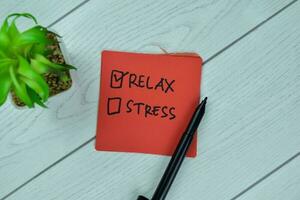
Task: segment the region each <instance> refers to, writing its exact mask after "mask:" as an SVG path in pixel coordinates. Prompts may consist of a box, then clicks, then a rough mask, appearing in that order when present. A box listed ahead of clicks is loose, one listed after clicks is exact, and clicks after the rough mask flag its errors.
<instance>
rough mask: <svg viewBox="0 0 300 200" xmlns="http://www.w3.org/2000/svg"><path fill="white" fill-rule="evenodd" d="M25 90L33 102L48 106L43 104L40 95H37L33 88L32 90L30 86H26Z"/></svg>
mask: <svg viewBox="0 0 300 200" xmlns="http://www.w3.org/2000/svg"><path fill="white" fill-rule="evenodd" d="M27 90H28V94H29V96H30V97H31V99H32V101H33V102H34V103H37V104H38V105H40V106H41V107H43V108H48V107H47V106H46V105H45V104H44V102H43V101H42V100H41V97H39V95H38V94H37V93H35V91H34V90H32V89H31V88H29V87H28V88H27Z"/></svg>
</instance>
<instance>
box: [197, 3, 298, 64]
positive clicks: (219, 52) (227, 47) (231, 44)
mask: <svg viewBox="0 0 300 200" xmlns="http://www.w3.org/2000/svg"><path fill="white" fill-rule="evenodd" d="M297 1H298V0H293V1H291V2H290V3H288V4H287V5H285V6H284V7H282V8H281V9H280V10H278V11H277V12H275V13H274V14H273V15H271V16H270V17H268V18H266V19H265V20H263V21H262V22H260V23H259V24H257V25H256V26H254V27H253V28H252V29H250V30H249V31H248V32H246V33H245V34H244V35H242V36H240V37H238V38H237V39H236V40H234V41H233V42H231V43H230V44H228V45H227V46H225V47H224V48H223V49H221V50H220V51H218V52H217V53H215V54H213V55H212V56H211V57H209V58H208V59H207V60H205V61H204V62H203V65H204V64H206V63H208V62H209V61H211V60H213V59H214V58H215V57H217V56H218V55H220V54H221V53H223V52H224V51H226V50H227V49H229V48H230V47H232V46H233V45H235V44H236V43H238V42H239V41H240V40H242V39H244V38H245V37H246V36H248V35H249V34H251V33H252V32H254V31H256V30H257V29H258V28H260V27H261V26H262V25H264V24H265V23H267V22H268V21H270V20H271V19H272V18H273V17H275V16H276V15H278V14H280V13H281V12H282V11H284V10H285V9H287V8H288V7H290V6H291V5H293V4H294V3H296V2H297Z"/></svg>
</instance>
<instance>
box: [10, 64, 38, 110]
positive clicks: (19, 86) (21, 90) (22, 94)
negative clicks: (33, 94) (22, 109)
mask: <svg viewBox="0 0 300 200" xmlns="http://www.w3.org/2000/svg"><path fill="white" fill-rule="evenodd" d="M9 75H10V78H11V81H12V84H13V90H14V91H15V93H16V95H17V96H18V97H19V98H20V99H21V100H22V101H23V102H24V103H25V104H26V105H27V106H28V107H29V108H32V107H33V106H34V105H33V102H32V100H31V99H30V97H29V96H28V93H27V88H26V85H25V83H23V82H21V81H20V80H19V78H18V77H17V75H16V71H15V69H14V67H10V68H9Z"/></svg>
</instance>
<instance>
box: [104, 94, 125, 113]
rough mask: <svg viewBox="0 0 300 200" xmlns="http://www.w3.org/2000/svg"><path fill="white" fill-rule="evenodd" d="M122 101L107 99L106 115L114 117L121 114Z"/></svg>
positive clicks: (117, 98) (118, 98)
mask: <svg viewBox="0 0 300 200" xmlns="http://www.w3.org/2000/svg"><path fill="white" fill-rule="evenodd" d="M121 103H122V99H121V98H120V97H113V98H108V99H107V114H108V115H115V114H119V113H120V112H121Z"/></svg>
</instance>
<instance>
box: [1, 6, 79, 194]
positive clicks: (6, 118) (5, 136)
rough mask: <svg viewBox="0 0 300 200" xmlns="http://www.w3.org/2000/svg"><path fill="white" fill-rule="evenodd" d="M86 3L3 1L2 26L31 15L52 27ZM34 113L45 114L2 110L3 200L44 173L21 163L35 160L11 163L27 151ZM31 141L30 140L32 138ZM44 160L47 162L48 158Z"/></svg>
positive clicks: (23, 24) (9, 108)
mask: <svg viewBox="0 0 300 200" xmlns="http://www.w3.org/2000/svg"><path fill="white" fill-rule="evenodd" d="M82 2H84V0H72V1H70V0H69V1H61V0H45V1H40V0H30V1H29V0H27V1H23V0H13V1H10V0H6V1H3V0H2V1H0V23H1V24H2V22H3V20H4V19H5V17H6V16H7V15H9V14H11V13H16V12H29V13H32V14H33V15H34V16H35V17H36V18H37V20H38V22H39V23H40V24H42V25H43V26H48V25H50V24H51V23H53V22H54V21H56V20H57V19H59V18H60V17H62V16H64V15H65V14H66V13H67V12H69V11H70V10H72V9H73V8H74V7H76V6H77V5H79V4H81V3H82ZM18 25H19V26H20V27H21V29H24V28H26V27H28V26H29V25H32V22H31V21H30V20H21V23H18ZM32 112H35V113H41V110H37V111H19V110H15V109H14V108H13V107H12V106H11V105H8V104H6V105H4V106H3V107H1V108H0V116H1V117H0V118H1V119H0V188H1V189H0V198H1V197H3V196H4V195H5V194H7V193H8V192H10V191H11V190H13V189H14V188H15V187H16V186H18V185H20V184H21V183H23V182H24V181H25V180H27V179H28V178H30V177H32V175H33V173H29V171H31V170H34V171H35V172H36V170H37V169H38V170H40V168H35V167H34V166H33V167H32V165H34V164H33V163H31V164H30V167H29V166H28V165H27V167H29V168H31V169H30V170H27V169H26V167H25V166H26V165H23V164H24V162H22V161H21V160H27V159H28V158H30V157H31V156H29V155H28V157H26V156H24V155H20V156H17V157H15V158H16V159H10V158H13V157H14V156H13V155H17V154H18V152H19V151H25V149H26V145H21V146H22V148H20V147H21V146H20V144H18V139H17V138H18V137H22V134H23V133H24V132H26V131H25V130H24V129H28V127H30V124H32V123H34V122H32V121H34V120H36V119H34V118H35V117H37V115H28V114H29V113H32ZM26 113H27V114H26ZM28 116H32V117H33V118H31V123H29V124H27V127H25V126H22V128H21V129H19V130H18V129H17V130H15V127H18V126H21V124H22V123H23V122H24V120H25V119H26V118H27V117H28ZM47 120H49V118H48V119H47ZM27 139H29V140H30V138H27ZM25 143H26V142H25ZM29 146H30V145H29ZM27 147H28V146H27ZM35 158H36V159H37V160H36V162H42V159H39V158H38V156H35ZM44 159H47V157H45V158H44ZM25 162H26V161H25ZM24 167H25V168H24ZM27 172H28V173H27Z"/></svg>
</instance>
